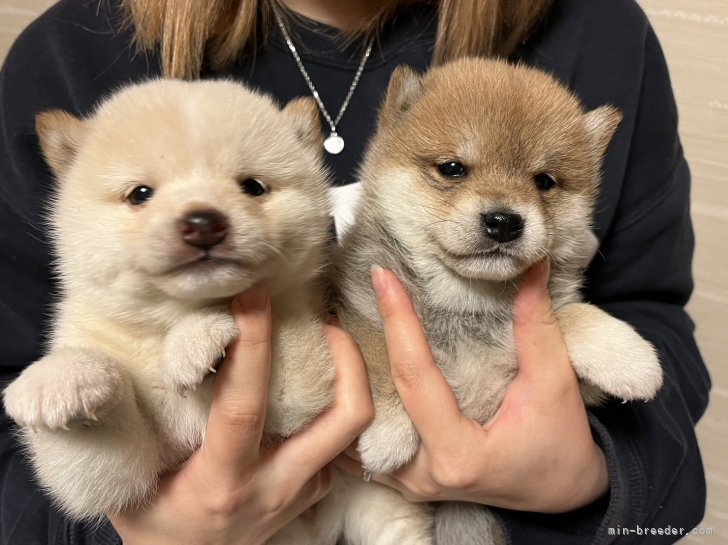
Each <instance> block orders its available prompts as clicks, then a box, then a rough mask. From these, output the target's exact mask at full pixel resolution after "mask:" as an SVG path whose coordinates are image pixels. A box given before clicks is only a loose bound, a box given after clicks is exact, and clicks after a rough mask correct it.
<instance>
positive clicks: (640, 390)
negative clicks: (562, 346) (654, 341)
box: [556, 303, 662, 403]
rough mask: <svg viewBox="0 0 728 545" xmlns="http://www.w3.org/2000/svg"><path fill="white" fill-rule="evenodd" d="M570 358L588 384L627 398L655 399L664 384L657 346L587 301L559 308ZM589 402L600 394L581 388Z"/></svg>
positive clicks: (596, 398) (615, 395) (620, 397)
mask: <svg viewBox="0 0 728 545" xmlns="http://www.w3.org/2000/svg"><path fill="white" fill-rule="evenodd" d="M556 316H557V319H558V322H559V326H560V327H561V331H562V333H563V335H564V340H565V341H566V348H567V351H568V353H569V359H570V360H571V364H572V366H573V367H574V370H575V371H576V374H577V375H578V377H579V378H580V379H582V380H584V381H585V382H586V383H587V385H593V386H596V387H597V388H598V389H599V390H601V391H602V392H604V393H606V394H610V395H612V396H614V397H616V398H619V399H622V400H624V401H631V400H636V399H641V400H649V399H652V398H653V397H654V396H655V394H656V393H657V392H658V390H659V389H660V387H661V386H662V368H661V367H660V361H659V359H658V357H657V353H656V351H655V349H654V347H653V346H652V345H651V344H650V343H649V342H648V341H646V340H645V339H643V338H642V337H641V336H640V335H639V334H638V333H637V332H636V331H635V330H634V329H632V327H630V326H629V325H628V324H626V323H625V322H622V321H621V320H618V319H616V318H614V317H613V316H610V315H609V314H607V313H606V312H604V311H603V310H601V309H599V308H597V307H595V306H593V305H589V304H586V303H573V304H570V305H566V306H564V307H562V308H560V309H558V310H557V312H556ZM582 393H585V400H586V401H587V403H593V402H598V401H599V400H598V396H595V395H593V394H591V393H590V391H589V389H588V388H582Z"/></svg>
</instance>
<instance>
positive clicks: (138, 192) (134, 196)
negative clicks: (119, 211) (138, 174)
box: [126, 185, 154, 206]
mask: <svg viewBox="0 0 728 545" xmlns="http://www.w3.org/2000/svg"><path fill="white" fill-rule="evenodd" d="M152 195H154V189H152V188H151V187H149V186H148V185H138V186H136V187H135V188H134V189H133V190H132V192H131V193H129V196H128V197H127V198H126V200H127V201H128V202H129V204H131V205H133V206H137V205H140V204H144V203H145V202H147V201H148V200H149V199H151V198H152Z"/></svg>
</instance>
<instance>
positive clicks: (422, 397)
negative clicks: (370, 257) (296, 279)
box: [372, 267, 463, 445]
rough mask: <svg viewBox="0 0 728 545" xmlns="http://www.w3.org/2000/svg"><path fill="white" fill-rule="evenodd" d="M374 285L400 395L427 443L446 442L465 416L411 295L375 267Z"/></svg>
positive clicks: (395, 279)
mask: <svg viewBox="0 0 728 545" xmlns="http://www.w3.org/2000/svg"><path fill="white" fill-rule="evenodd" d="M372 284H373V286H374V291H375V293H376V296H377V304H378V306H379V313H380V315H381V317H382V324H383V327H384V336H385V339H386V343H387V351H388V353H389V363H390V367H391V370H392V378H393V380H394V384H395V386H396V388H397V392H398V393H399V397H400V398H401V400H402V403H403V405H404V407H405V409H406V411H407V414H408V415H409V417H410V419H411V420H412V423H413V424H414V426H415V428H416V429H417V431H418V432H419V434H420V437H421V438H422V441H423V442H424V443H425V444H426V445H427V444H447V443H448V442H450V441H451V439H452V436H453V432H454V431H455V430H457V428H458V424H459V423H460V422H461V421H462V418H463V416H462V414H461V413H460V408H459V407H458V404H457V400H456V399H455V395H454V394H453V392H452V390H451V388H450V385H449V384H448V383H447V381H446V380H445V377H444V376H443V375H442V373H441V372H440V370H439V369H438V368H437V366H436V365H435V362H434V360H433V358H432V352H431V351H430V347H429V345H428V343H427V339H426V338H425V334H424V332H423V330H422V326H421V324H420V320H419V318H418V317H417V314H416V313H415V310H414V307H413V306H412V303H411V301H410V299H409V296H408V295H407V292H406V291H405V290H404V288H403V287H402V285H401V284H400V282H399V280H397V277H396V276H395V275H394V273H393V272H391V271H388V270H385V269H382V268H379V267H373V268H372Z"/></svg>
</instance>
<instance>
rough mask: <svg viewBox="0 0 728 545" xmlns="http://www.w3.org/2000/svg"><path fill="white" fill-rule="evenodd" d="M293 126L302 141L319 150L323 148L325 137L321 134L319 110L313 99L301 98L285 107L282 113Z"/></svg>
mask: <svg viewBox="0 0 728 545" xmlns="http://www.w3.org/2000/svg"><path fill="white" fill-rule="evenodd" d="M282 113H283V115H285V116H286V118H287V119H288V121H289V122H290V123H291V124H292V125H293V128H294V129H295V131H296V134H297V135H298V137H299V138H300V139H301V141H302V142H303V143H304V144H306V145H308V146H315V147H317V148H318V149H321V148H322V147H323V142H324V137H323V135H322V134H321V122H320V121H319V109H318V106H316V102H315V101H314V99H313V98H311V97H299V98H295V99H293V100H292V101H290V102H289V103H288V104H286V105H285V107H284V108H283V111H282Z"/></svg>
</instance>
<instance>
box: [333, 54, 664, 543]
mask: <svg viewBox="0 0 728 545" xmlns="http://www.w3.org/2000/svg"><path fill="white" fill-rule="evenodd" d="M620 119H621V116H620V114H619V113H618V112H617V111H616V110H615V109H614V108H612V107H609V106H604V107H600V108H597V109H596V110H593V111H590V112H584V110H583V109H582V107H581V105H580V103H579V101H578V100H577V99H576V98H575V97H574V96H573V95H572V94H571V93H570V92H568V91H567V90H566V89H565V88H563V87H562V86H561V85H559V84H558V83H557V82H556V81H555V80H554V79H553V78H551V77H549V76H548V75H546V74H543V73H541V72H539V71H536V70H533V69H529V68H526V67H522V66H512V65H509V64H507V63H505V62H501V61H490V60H477V59H465V60H460V61H457V62H453V63H450V64H447V65H444V66H441V67H438V68H435V69H433V70H431V71H430V72H428V73H427V74H426V75H424V76H419V75H416V74H415V73H413V72H412V71H410V70H409V69H407V68H399V69H397V70H396V71H395V73H394V74H393V76H392V79H391V81H390V84H389V89H388V91H387V94H386V98H385V100H384V103H383V106H382V108H381V111H380V114H379V125H378V130H377V133H376V135H375V137H374V138H373V141H372V142H371V144H370V147H369V150H368V152H367V154H366V157H365V160H364V163H363V166H362V168H361V177H360V178H361V182H362V190H363V191H362V192H363V195H362V199H361V201H360V203H359V205H358V209H357V212H356V219H355V221H354V224H353V225H352V227H351V229H350V231H349V232H348V234H347V235H346V236H345V237H344V239H343V242H342V247H341V249H340V251H339V252H338V255H337V256H336V258H335V265H336V271H335V285H336V290H337V294H338V309H337V312H338V314H339V317H340V319H341V323H342V326H343V327H344V328H345V329H346V330H348V331H349V332H351V333H352V334H353V335H354V337H355V338H356V339H357V341H358V343H359V346H360V348H361V350H362V353H363V355H364V358H365V361H366V363H367V367H368V371H369V377H370V382H371V391H372V395H373V398H374V403H375V408H376V417H375V420H374V422H373V424H372V425H371V427H370V428H369V429H368V430H367V431H365V432H364V434H363V435H362V436H361V438H360V440H359V446H358V448H359V452H360V454H361V458H362V463H363V467H364V468H365V469H367V470H370V471H372V472H377V473H389V472H392V471H394V470H395V469H397V468H398V467H400V466H402V465H404V464H406V463H407V462H408V461H409V460H410V459H411V458H412V456H413V455H414V454H415V452H416V450H417V448H418V445H419V437H418V434H417V431H416V430H415V428H414V426H413V425H412V423H411V422H410V420H409V418H408V416H407V413H406V412H405V410H404V408H403V406H402V403H401V401H400V399H399V397H398V395H397V391H396V389H395V387H394V385H393V382H392V378H391V376H390V370H389V362H388V359H387V353H386V350H385V341H384V336H383V333H382V325H381V320H380V317H379V314H378V312H377V306H376V302H375V297H374V293H373V291H372V288H371V284H370V269H371V267H372V266H373V265H379V266H382V267H386V268H389V269H391V270H393V271H395V273H396V274H397V276H398V277H399V279H400V280H401V281H402V283H403V284H404V286H405V287H406V288H407V290H408V292H409V294H410V296H411V298H412V301H413V304H414V306H415V309H416V311H417V313H418V316H419V318H420V320H421V322H422V326H423V328H424V331H425V334H426V336H427V339H428V341H429V344H430V347H431V349H432V352H433V355H434V357H435V360H436V362H437V364H438V366H439V368H440V369H441V371H442V373H443V375H444V376H445V378H446V379H447V381H448V382H449V384H450V385H451V386H452V389H453V391H454V393H455V396H456V397H457V399H458V401H459V404H460V408H461V410H462V412H463V413H464V414H465V415H466V416H468V417H469V418H472V419H474V420H476V421H477V422H480V423H485V422H487V421H488V420H489V419H490V418H491V417H492V416H493V415H494V414H495V412H496V410H497V408H498V406H499V404H500V402H501V400H502V398H503V395H504V392H505V389H506V388H507V386H508V384H509V382H510V381H511V380H512V379H513V377H514V376H515V374H516V372H517V369H518V364H517V360H516V354H515V347H514V344H513V334H512V318H511V312H512V302H513V297H514V294H515V293H516V290H517V287H518V283H519V280H520V278H521V277H522V275H523V273H524V272H525V271H526V270H527V269H528V268H529V267H530V266H531V265H533V264H535V263H537V262H538V261H540V260H541V259H544V258H548V259H550V260H551V278H550V282H549V289H550V294H551V298H552V300H553V305H554V308H555V311H556V315H557V318H558V321H559V325H560V327H561V329H562V331H563V334H564V337H565V340H566V344H567V347H568V351H569V355H570V358H571V362H572V364H573V367H574V369H575V371H576V373H577V375H578V377H579V378H580V380H581V383H582V386H583V388H582V391H583V394H584V399H585V401H586V402H587V403H598V402H599V400H600V399H601V398H602V396H605V395H610V396H614V397H617V398H619V399H622V400H648V399H650V398H652V397H653V396H654V395H655V393H656V392H657V391H658V389H659V388H660V386H661V384H662V371H661V368H660V364H659V361H658V358H657V355H656V353H655V351H654V349H653V347H652V346H651V345H650V343H649V342H647V341H645V340H644V339H642V338H641V337H640V336H639V335H638V334H637V333H636V332H635V331H634V330H633V329H632V328H631V327H630V326H628V325H627V324H625V323H623V322H621V321H619V320H617V319H615V318H613V317H611V316H609V315H608V314H606V313H605V312H603V311H602V310H600V309H598V308H597V307H595V306H592V305H589V304H585V303H582V302H581V299H580V293H579V288H580V286H581V280H582V275H581V269H582V267H583V266H585V264H586V262H587V261H588V260H589V258H590V257H591V255H590V251H589V250H588V249H589V248H591V246H592V244H591V241H592V239H593V237H592V235H591V222H592V213H593V209H594V202H595V197H596V193H597V190H598V184H599V175H600V168H601V161H602V156H603V154H604V152H605V150H606V147H607V145H608V143H609V141H610V139H611V137H612V135H613V133H614V131H615V130H616V128H617V125H618V123H619V121H620ZM373 488H375V487H374V486H371V487H369V489H373ZM357 493H358V494H359V495H361V496H366V495H367V494H370V495H371V497H373V498H375V497H376V498H377V499H374V500H372V501H369V502H367V501H366V500H361V501H360V502H359V503H360V505H367V504H368V505H371V506H372V507H371V509H370V510H367V509H366V508H361V507H360V509H359V512H358V515H357V516H358V517H359V518H360V519H362V520H363V519H365V518H367V517H376V516H377V515H376V511H377V510H379V511H382V510H383V508H382V501H384V500H383V499H382V498H384V494H385V492H383V491H381V490H376V491H371V490H367V487H364V486H361V487H359V489H358V492H357ZM387 497H388V498H389V500H387V501H390V503H391V505H393V506H394V505H396V502H397V501H398V500H397V498H396V497H394V496H387ZM392 509H394V507H392ZM385 510H386V509H385ZM481 512H483V511H481ZM483 513H485V512H483ZM484 516H487V515H484ZM418 520H419V522H417V521H418ZM411 521H412V528H413V530H412V532H415V531H418V532H422V531H423V529H424V528H426V527H427V524H429V519H428V517H427V513H426V512H425V511H421V512H420V516H419V519H418V517H417V515H416V514H413V515H412V517H411ZM488 521H489V522H488V523H487V524H484V525H483V534H481V536H482V539H483V540H486V541H479V543H485V542H492V543H496V542H498V541H499V540H500V539H502V536H501V535H499V531H498V529H497V526H495V523H494V520H493V519H492V517H488ZM362 524H363V523H362ZM486 536H490V537H486ZM439 537H441V536H439ZM442 539H444V540H445V541H444V542H445V543H453V544H456V543H459V542H458V539H459V538H458V537H457V535H456V534H451V535H449V536H445V537H443V538H442ZM384 542H386V543H395V542H396V541H394V540H390V541H378V542H377V543H384ZM422 542H423V543H424V541H422ZM372 543H374V541H372ZM463 543H464V542H463ZM460 545H462V543H461V544H460Z"/></svg>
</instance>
